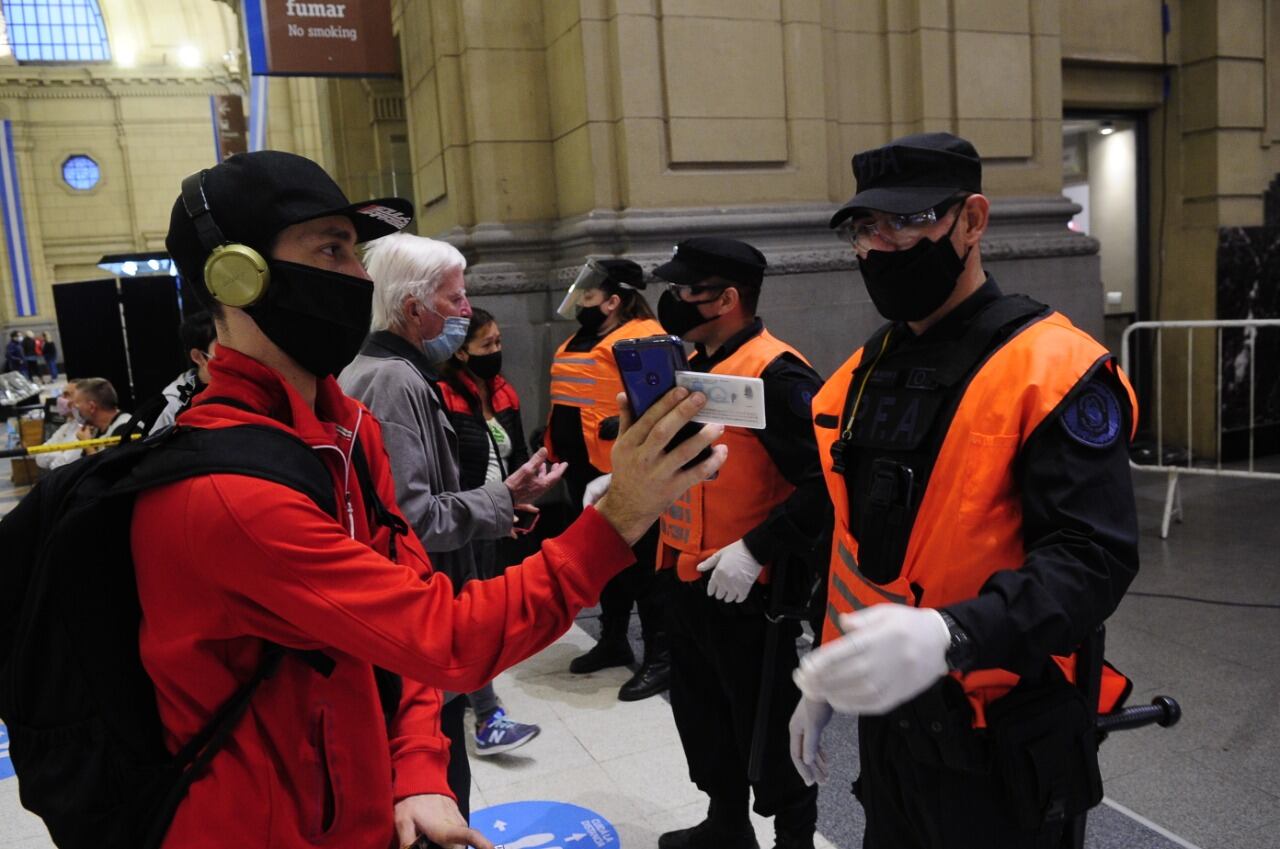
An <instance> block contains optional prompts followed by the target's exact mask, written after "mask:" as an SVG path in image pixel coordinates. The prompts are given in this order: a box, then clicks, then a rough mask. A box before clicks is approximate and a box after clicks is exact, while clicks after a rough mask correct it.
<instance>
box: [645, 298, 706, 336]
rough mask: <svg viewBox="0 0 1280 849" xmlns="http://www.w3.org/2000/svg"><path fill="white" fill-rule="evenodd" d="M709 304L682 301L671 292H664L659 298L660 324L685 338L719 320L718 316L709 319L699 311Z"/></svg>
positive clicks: (674, 334) (673, 333) (675, 334)
mask: <svg viewBox="0 0 1280 849" xmlns="http://www.w3.org/2000/svg"><path fill="white" fill-rule="evenodd" d="M711 300H712V301H713V300H715V298H712V299H711ZM709 303H711V301H682V300H680V299H679V298H677V297H676V296H675V295H673V294H671V293H670V292H663V293H662V295H661V296H660V297H659V298H658V322H659V323H660V324H661V325H662V329H663V330H665V331H667V332H668V333H670V334H672V335H673V336H679V337H681V338H683V337H684V335H685V334H686V333H688V332H689V331H690V330H693V329H694V328H695V327H701V326H702V325H704V324H706V323H707V322H709V321H715V320H716V319H717V318H719V316H716V315H713V316H711V317H710V318H708V317H707V316H705V315H703V314H702V313H701V312H699V311H698V307H700V306H702V305H703V304H709Z"/></svg>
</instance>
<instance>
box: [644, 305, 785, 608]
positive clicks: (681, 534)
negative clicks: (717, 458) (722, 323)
mask: <svg viewBox="0 0 1280 849" xmlns="http://www.w3.org/2000/svg"><path fill="white" fill-rule="evenodd" d="M783 354H791V355H792V356H794V357H796V358H797V359H799V360H801V361H802V362H804V363H805V364H806V365H808V360H805V358H804V357H803V356H801V354H800V352H799V351H797V350H796V349H795V348H792V347H791V346H790V345H788V344H787V343H785V342H783V341H781V340H779V339H778V338H777V337H776V336H774V335H773V334H772V333H770V332H769V331H768V330H763V331H761V332H760V334H759V335H758V336H754V337H752V338H751V339H748V340H747V341H746V342H744V343H743V344H742V346H741V347H740V348H738V350H736V351H734V352H733V353H732V354H731V355H729V356H728V357H726V358H725V360H724V362H721V363H717V364H716V365H715V366H714V367H712V369H711V373H712V374H736V375H740V376H743V377H759V376H760V375H762V374H764V370H765V369H766V368H768V367H769V364H770V363H772V362H773V361H774V360H776V359H778V357H780V356H782V355H783ZM720 444H722V445H726V446H728V448H729V459H727V460H726V461H725V463H724V465H723V466H721V467H720V473H719V474H718V475H717V476H716V477H715V479H714V480H709V481H704V482H703V483H700V484H698V485H696V486H694V487H691V488H690V489H689V491H688V492H686V493H685V494H684V495H682V496H680V498H678V499H677V500H676V501H675V503H674V504H672V505H671V506H670V507H668V508H667V511H666V512H665V513H663V514H662V517H661V518H660V520H659V523H660V527H661V532H662V533H661V537H660V538H659V546H660V547H659V549H658V564H659V568H670V567H671V566H672V565H673V564H674V566H675V569H676V575H677V576H678V577H679V578H680V580H682V581H696V580H698V578H700V577H701V575H700V574H699V572H698V568H697V567H698V564H699V563H701V562H702V561H703V560H706V559H707V558H708V557H710V556H711V555H712V554H715V553H716V552H717V551H719V550H720V549H722V548H724V547H725V546H726V545H729V544H730V543H732V542H737V541H738V540H740V539H742V537H743V536H744V535H745V534H746V533H747V532H748V531H751V530H752V529H754V528H755V527H756V526H757V525H759V524H760V523H761V522H763V521H764V520H765V519H767V518H768V517H769V513H770V512H772V511H773V508H774V507H776V506H778V505H779V504H781V503H782V502H783V501H786V500H787V498H788V497H790V495H791V493H792V492H794V491H795V487H794V486H792V485H791V483H790V482H789V481H788V480H787V479H786V478H785V477H783V475H782V472H780V471H779V470H778V467H777V466H775V465H774V463H773V459H772V458H771V457H770V456H769V452H768V451H766V450H765V449H764V445H763V444H762V443H761V442H760V440H759V439H758V438H756V436H755V434H754V433H753V432H752V431H751V430H750V429H748V428H742V427H726V428H725V429H724V436H723V437H722V438H721V440H720ZM758 580H759V581H760V582H761V583H768V580H769V570H768V568H765V569H764V570H763V571H762V572H761V573H760V578H759V579H758Z"/></svg>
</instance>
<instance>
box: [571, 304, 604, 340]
mask: <svg viewBox="0 0 1280 849" xmlns="http://www.w3.org/2000/svg"><path fill="white" fill-rule="evenodd" d="M605 318H606V316H605V314H604V310H602V309H600V305H599V304H597V305H596V306H594V307H581V308H580V309H579V310H578V324H581V325H582V329H583V330H585V331H587V332H588V333H595V332H597V331H599V330H600V328H601V327H602V326H604V320H605Z"/></svg>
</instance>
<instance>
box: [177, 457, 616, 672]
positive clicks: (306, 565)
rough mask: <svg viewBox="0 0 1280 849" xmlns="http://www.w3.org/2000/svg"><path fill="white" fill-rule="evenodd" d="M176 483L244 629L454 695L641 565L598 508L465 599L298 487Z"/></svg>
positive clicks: (202, 564) (193, 552) (194, 558)
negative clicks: (376, 546)
mask: <svg viewBox="0 0 1280 849" xmlns="http://www.w3.org/2000/svg"><path fill="white" fill-rule="evenodd" d="M176 488H187V490H188V491H187V492H186V493H181V492H180V490H178V489H176ZM164 490H171V491H169V492H162V491H159V490H158V491H156V492H155V493H154V495H155V496H156V497H157V501H158V502H159V503H160V504H161V505H165V506H164V507H162V508H161V511H162V512H165V513H168V514H169V515H168V517H167V518H168V520H169V521H170V522H171V524H170V525H169V526H170V527H173V528H182V530H183V534H182V537H183V538H184V542H183V544H184V547H185V548H186V551H185V554H184V559H185V561H186V563H187V564H189V565H190V569H191V570H192V577H193V579H195V580H198V581H200V582H202V583H204V584H205V585H206V586H207V587H208V589H209V590H210V591H212V592H216V593H218V594H220V595H223V596H224V597H225V598H227V599H228V608H229V615H231V616H232V617H233V618H235V619H237V620H238V621H239V625H240V627H241V628H243V632H244V633H246V634H252V635H255V636H261V637H262V638H264V639H268V640H272V641H275V642H278V643H281V644H282V645H286V646H291V647H296V648H308V649H309V648H323V647H325V646H332V647H334V648H336V649H338V650H340V651H344V652H347V653H348V654H351V655H353V656H355V657H359V658H361V659H363V660H366V661H368V662H370V663H374V664H377V665H379V666H382V667H384V668H386V669H389V670H391V671H392V672H396V673H398V674H400V675H403V676H405V677H406V678H410V679H414V680H417V681H420V682H422V683H424V684H427V685H430V686H434V687H439V688H441V689H447V690H452V691H454V692H463V693H465V692H470V691H472V690H475V689H478V688H479V687H480V686H482V685H483V684H485V683H486V682H488V681H490V680H492V679H493V678H494V677H495V676H496V675H497V674H498V673H499V672H501V671H502V670H504V669H507V668H510V667H511V666H513V665H515V664H516V663H518V662H520V661H521V660H523V659H525V658H527V657H529V656H530V655H532V654H534V653H535V652H537V651H539V650H541V649H542V648H544V647H546V646H547V645H549V644H550V643H551V642H553V641H554V640H555V639H556V638H557V637H559V636H560V635H561V634H563V633H564V632H565V631H566V630H568V627H569V625H570V624H571V623H572V621H573V617H574V616H575V615H576V614H577V612H578V611H579V610H581V609H582V608H583V607H586V606H589V605H591V604H594V603H595V601H596V600H597V599H598V598H599V595H600V591H601V589H602V588H603V587H604V584H605V583H606V582H607V581H608V580H609V579H610V578H611V577H613V576H614V575H615V574H617V573H618V572H620V571H622V569H624V568H625V567H626V566H627V565H629V564H630V563H631V562H633V560H634V556H633V555H632V553H631V549H630V548H629V547H628V546H627V545H626V543H625V542H624V541H623V540H622V538H621V537H619V536H618V534H617V532H616V531H614V530H613V528H612V526H610V525H609V523H608V522H606V521H605V520H604V518H603V517H601V516H600V515H599V514H598V513H597V512H596V511H595V510H593V509H592V510H587V511H586V512H584V513H583V515H582V516H581V517H580V518H579V519H578V521H576V522H575V523H574V524H573V525H572V526H571V527H570V528H569V529H568V530H567V531H566V532H565V533H564V534H562V535H561V536H560V537H558V538H556V539H553V540H549V541H547V542H545V543H543V546H542V551H541V552H540V553H538V554H536V555H533V556H532V557H529V558H528V559H526V560H525V561H524V562H523V563H521V564H519V565H517V566H513V567H511V568H510V569H508V570H506V572H505V573H504V574H503V575H501V576H499V577H497V578H493V579H490V580H487V581H472V582H470V583H468V584H467V585H466V587H464V588H463V590H462V592H461V593H460V594H459V595H458V596H457V597H456V598H455V597H454V592H453V586H452V584H451V583H450V582H449V579H448V578H447V577H445V576H444V575H440V574H433V575H430V576H429V577H427V578H426V579H425V580H424V579H422V578H421V577H420V572H421V566H420V565H418V566H417V568H415V567H413V566H405V565H398V564H394V563H392V562H391V561H389V560H387V559H386V558H384V557H382V556H381V555H380V554H378V553H376V552H375V551H373V550H372V549H370V548H369V547H368V546H367V545H365V544H364V543H361V542H358V541H356V540H353V539H351V538H350V537H348V536H347V535H346V534H344V533H343V531H342V528H341V527H340V526H339V525H337V524H336V523H335V522H334V521H333V519H332V518H331V517H329V516H326V515H325V514H324V513H323V512H322V511H321V510H320V509H319V508H318V507H316V506H315V504H314V503H312V502H311V501H310V500H309V499H308V498H307V497H306V496H304V495H302V494H301V493H298V492H295V491H294V490H291V489H289V488H287V487H283V486H280V485H277V484H272V483H268V482H265V481H259V480H256V479H250V478H246V477H242V476H236V475H212V476H208V477H202V478H195V479H192V480H190V481H184V482H181V483H177V484H172V485H171V486H170V487H165V488H164ZM157 518H159V517H157ZM401 540H402V541H403V542H405V543H406V545H405V546H404V549H405V552H406V554H408V553H409V552H412V556H411V557H402V558H401V559H402V560H405V561H406V562H408V561H411V560H417V559H421V560H422V561H424V562H425V560H426V558H425V555H422V554H421V548H420V547H419V546H417V545H415V544H414V542H413V541H411V540H406V539H405V538H404V537H402V538H401Z"/></svg>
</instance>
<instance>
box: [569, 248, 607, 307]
mask: <svg viewBox="0 0 1280 849" xmlns="http://www.w3.org/2000/svg"><path fill="white" fill-rule="evenodd" d="M608 279H609V272H608V271H607V270H605V268H604V267H603V266H601V265H600V263H598V262H596V261H595V260H594V259H589V260H587V261H586V263H585V264H583V266H582V270H581V271H579V272H578V276H577V277H576V278H575V279H574V281H573V285H572V286H570V287H569V291H568V292H565V294H564V300H563V301H561V302H560V306H559V307H557V308H556V313H557V314H558V315H559V316H560V317H561V318H567V319H573V318H576V317H577V315H578V306H579V305H580V304H581V302H582V298H583V296H585V295H586V294H587V293H588V292H593V291H595V290H596V289H599V288H600V287H601V286H603V285H604V281H606V280H608Z"/></svg>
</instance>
